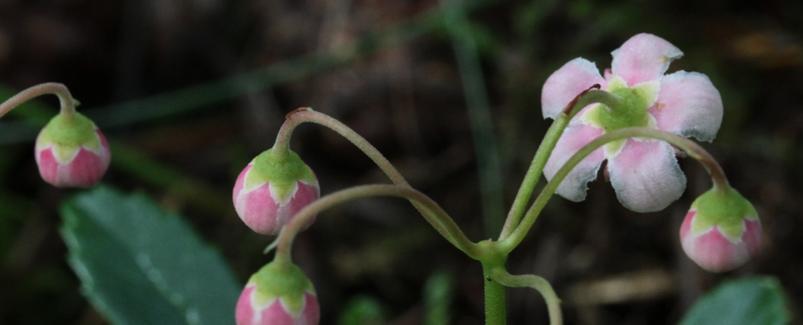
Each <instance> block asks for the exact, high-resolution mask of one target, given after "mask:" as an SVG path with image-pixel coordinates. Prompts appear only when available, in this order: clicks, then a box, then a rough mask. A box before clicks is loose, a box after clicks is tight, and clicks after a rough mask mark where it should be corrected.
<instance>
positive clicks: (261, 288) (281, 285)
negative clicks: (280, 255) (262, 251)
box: [248, 260, 315, 315]
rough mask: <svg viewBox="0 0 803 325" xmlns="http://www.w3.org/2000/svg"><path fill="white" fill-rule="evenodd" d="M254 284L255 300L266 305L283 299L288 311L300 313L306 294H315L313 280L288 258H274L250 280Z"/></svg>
mask: <svg viewBox="0 0 803 325" xmlns="http://www.w3.org/2000/svg"><path fill="white" fill-rule="evenodd" d="M248 285H254V287H255V290H254V296H253V298H252V299H253V300H252V301H253V302H254V303H255V304H257V305H260V306H264V305H267V304H268V303H270V302H271V301H274V300H275V299H281V302H282V304H283V305H284V306H285V307H286V308H287V311H288V312H291V313H293V314H294V315H298V314H299V313H301V310H302V309H303V308H304V301H305V297H304V295H305V294H307V293H310V294H315V288H314V287H313V286H312V282H311V281H310V280H309V278H307V276H306V275H305V274H304V271H302V270H301V269H300V268H299V267H298V266H296V265H295V264H293V263H292V262H289V261H286V260H274V261H273V262H270V263H268V264H266V265H265V266H263V267H262V268H261V269H259V271H257V273H254V275H252V276H251V278H250V279H249V280H248Z"/></svg>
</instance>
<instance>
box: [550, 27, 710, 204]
mask: <svg viewBox="0 0 803 325" xmlns="http://www.w3.org/2000/svg"><path fill="white" fill-rule="evenodd" d="M611 54H612V55H613V63H612V67H611V69H610V70H606V72H605V77H604V78H603V77H602V76H601V75H600V73H599V70H597V67H596V65H595V64H594V63H593V62H590V61H588V60H586V59H583V58H576V59H574V60H572V61H569V62H568V63H566V64H565V65H563V66H562V67H561V68H560V69H558V70H557V71H555V72H554V73H552V75H551V76H549V78H548V79H547V81H546V82H545V83H544V87H543V90H542V93H541V104H542V109H543V114H544V117H545V118H553V119H554V118H556V117H557V116H558V115H559V114H561V112H562V111H563V109H564V108H565V107H566V105H568V104H569V103H570V102H571V101H572V100H573V99H574V98H575V97H576V96H577V95H579V94H580V93H581V92H582V91H584V90H586V89H588V88H589V87H591V86H593V85H595V84H599V85H601V86H602V89H603V90H606V91H608V92H611V93H613V94H615V95H618V96H619V98H620V99H621V100H622V103H623V105H622V107H617V108H615V109H611V108H608V107H607V106H604V105H601V104H593V105H589V106H587V107H585V108H583V110H582V111H580V113H578V114H577V116H576V117H575V118H574V119H572V121H571V122H570V123H569V126H568V127H567V128H566V130H565V131H564V133H563V135H562V136H561V138H560V139H559V140H558V143H557V145H556V147H555V149H554V151H553V153H552V155H551V156H550V158H549V160H548V161H547V164H546V166H545V167H544V175H545V176H546V178H547V179H548V180H551V179H552V177H553V176H554V175H555V173H557V171H558V169H560V167H561V166H562V165H563V164H564V162H565V161H566V160H568V159H569V157H571V156H572V155H573V154H574V153H575V152H577V150H578V149H580V148H581V147H583V146H584V145H586V144H588V143H589V142H591V141H592V140H594V139H595V138H597V137H599V136H601V135H602V134H604V133H606V132H609V131H613V130H616V129H620V128H625V127H648V128H655V129H659V130H663V131H667V132H671V133H675V134H679V135H682V136H687V137H695V138H697V139H698V140H701V141H711V140H713V139H714V137H715V136H716V133H717V131H718V130H719V126H720V124H721V122H722V99H721V98H720V95H719V92H718V91H717V89H716V88H715V87H714V86H713V84H711V81H710V80H709V79H708V77H706V76H705V75H704V74H701V73H697V72H686V71H677V72H674V73H671V74H668V75H664V73H665V72H666V70H667V69H668V67H669V63H670V62H671V61H672V60H674V59H677V58H679V57H681V56H682V55H683V53H682V52H681V51H680V50H679V49H678V48H676V47H675V46H674V45H672V44H670V43H669V42H667V41H666V40H664V39H662V38H660V37H658V36H655V35H652V34H638V35H635V36H633V37H631V38H630V39H629V40H627V41H626V42H625V43H624V44H622V46H621V47H620V48H618V49H616V50H614V51H613V52H612V53H611ZM604 160H608V164H607V168H608V173H609V175H610V180H611V184H612V186H613V188H614V190H615V191H616V196H617V198H618V199H619V201H620V202H621V203H622V205H624V206H625V207H626V208H628V209H630V210H633V211H637V212H651V211H658V210H661V209H663V208H665V207H666V206H667V205H669V204H670V203H672V202H673V201H675V200H676V199H678V198H679V197H680V195H681V194H682V193H683V190H684V189H685V187H686V177H685V175H684V174H683V172H682V171H681V170H680V167H679V166H678V163H677V159H676V158H675V152H674V150H673V148H672V146H670V145H669V144H666V143H664V142H661V141H655V140H648V139H629V140H626V141H620V142H618V143H609V144H607V145H605V146H604V147H603V148H600V149H599V150H596V151H595V152H593V153H592V154H591V155H589V156H588V157H586V158H585V159H584V160H583V161H582V162H580V164H578V165H577V166H576V167H575V168H574V169H573V170H572V171H571V173H569V175H568V176H567V177H566V178H565V179H564V180H563V182H562V183H561V184H560V186H558V190H557V193H558V194H559V195H561V196H563V197H564V198H566V199H568V200H571V201H576V202H579V201H582V200H583V199H585V196H586V189H587V184H588V182H590V181H592V180H594V179H595V178H596V177H597V173H598V171H599V168H600V166H601V165H602V162H603V161H604Z"/></svg>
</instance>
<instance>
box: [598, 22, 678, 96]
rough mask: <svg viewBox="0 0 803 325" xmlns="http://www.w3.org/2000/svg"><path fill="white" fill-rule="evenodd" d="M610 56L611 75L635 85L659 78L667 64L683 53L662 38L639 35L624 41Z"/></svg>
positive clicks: (667, 66) (644, 34)
mask: <svg viewBox="0 0 803 325" xmlns="http://www.w3.org/2000/svg"><path fill="white" fill-rule="evenodd" d="M611 55H613V62H612V63H611V71H612V72H613V74H614V75H618V76H621V77H622V78H624V79H625V81H627V83H628V84H629V85H635V84H637V83H640V82H644V81H650V80H656V79H658V78H660V77H661V75H663V74H664V72H666V69H668V68H669V63H670V62H672V60H674V59H677V58H680V57H681V56H683V52H681V51H680V49H678V48H677V47H675V46H674V45H672V44H671V43H669V42H667V41H666V40H665V39H663V38H660V37H658V36H655V35H652V34H646V33H641V34H638V35H636V36H633V37H631V38H630V39H628V40H627V41H625V43H624V44H622V46H621V47H619V48H618V49H616V50H614V51H613V52H611Z"/></svg>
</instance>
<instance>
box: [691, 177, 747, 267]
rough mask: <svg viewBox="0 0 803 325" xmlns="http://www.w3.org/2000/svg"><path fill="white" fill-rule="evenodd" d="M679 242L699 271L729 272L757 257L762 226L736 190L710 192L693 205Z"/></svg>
mask: <svg viewBox="0 0 803 325" xmlns="http://www.w3.org/2000/svg"><path fill="white" fill-rule="evenodd" d="M680 242H681V244H682V246H683V251H684V252H686V255H688V256H689V258H691V259H692V261H694V262H695V263H697V265H699V266H700V267H701V268H703V269H706V270H708V271H711V272H723V271H729V270H732V269H735V268H737V267H739V266H741V265H742V264H744V263H745V262H747V260H749V259H750V257H752V256H755V255H756V254H757V253H758V251H759V249H760V247H761V222H760V221H759V219H758V213H757V212H756V210H755V208H753V205H752V204H750V202H748V201H747V200H746V199H744V197H742V196H741V195H740V194H739V193H738V192H736V191H735V190H733V189H728V190H727V191H725V192H716V191H714V190H710V191H708V192H706V193H704V194H703V195H701V196H700V197H699V198H697V200H695V201H694V203H692V207H691V209H690V210H689V212H688V213H687V214H686V217H685V218H684V219H683V224H682V225H681V226H680Z"/></svg>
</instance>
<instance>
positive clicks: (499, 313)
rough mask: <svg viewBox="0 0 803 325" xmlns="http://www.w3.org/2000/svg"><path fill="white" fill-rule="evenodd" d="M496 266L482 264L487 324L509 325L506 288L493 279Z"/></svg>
mask: <svg viewBox="0 0 803 325" xmlns="http://www.w3.org/2000/svg"><path fill="white" fill-rule="evenodd" d="M496 268H497V267H496V266H493V265H488V264H485V263H483V264H482V278H483V281H482V283H483V288H484V290H483V292H484V294H485V324H486V325H505V324H507V297H506V295H507V292H506V290H505V286H503V285H501V284H500V283H499V282H497V281H496V280H494V279H493V272H494V269H496Z"/></svg>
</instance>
